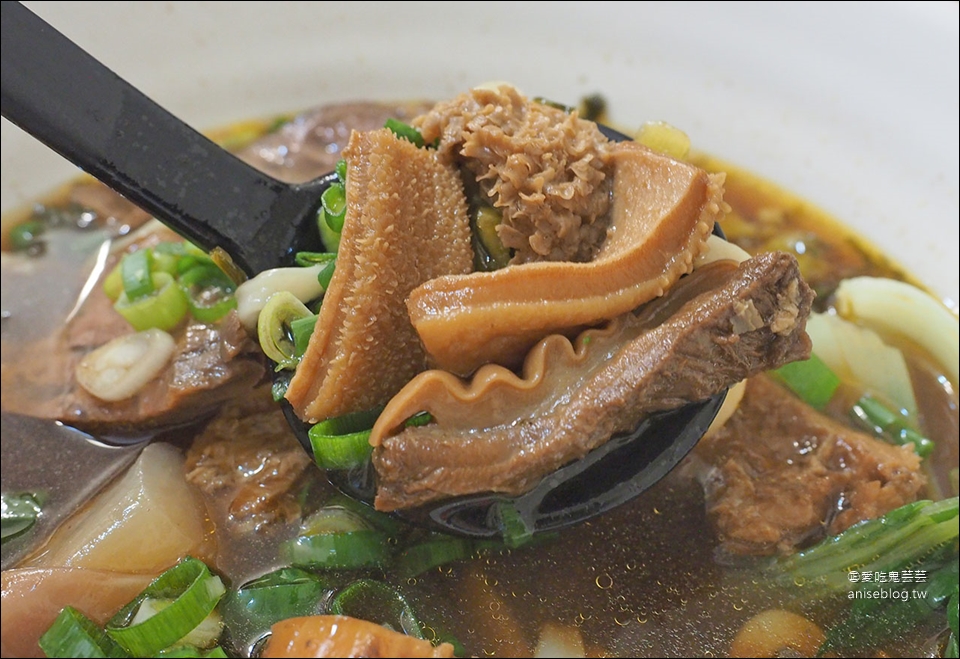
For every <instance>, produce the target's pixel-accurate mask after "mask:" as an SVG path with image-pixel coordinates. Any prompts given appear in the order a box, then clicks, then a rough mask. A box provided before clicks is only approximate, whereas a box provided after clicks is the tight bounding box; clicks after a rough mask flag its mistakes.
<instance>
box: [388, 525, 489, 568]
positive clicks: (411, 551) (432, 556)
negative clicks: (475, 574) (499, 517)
mask: <svg viewBox="0 0 960 659" xmlns="http://www.w3.org/2000/svg"><path fill="white" fill-rule="evenodd" d="M472 554H473V543H472V542H470V541H469V540H466V539H465V538H455V537H453V536H448V535H442V534H439V533H438V534H434V535H432V536H431V537H429V538H428V539H427V540H425V541H423V542H421V543H419V544H416V545H412V546H410V547H407V548H406V549H405V550H404V551H403V553H401V554H400V557H399V560H398V570H399V572H400V574H402V575H403V576H406V577H415V576H417V575H418V574H422V573H423V572H426V571H427V570H432V569H433V568H436V567H439V566H441V565H445V564H447V563H450V562H452V561H462V560H465V559H468V558H470V556H471V555H472Z"/></svg>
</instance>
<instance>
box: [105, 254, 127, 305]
mask: <svg viewBox="0 0 960 659" xmlns="http://www.w3.org/2000/svg"><path fill="white" fill-rule="evenodd" d="M103 292H104V293H106V295H107V297H108V298H110V301H111V302H116V301H117V298H119V297H120V294H121V293H123V277H122V276H121V275H120V264H119V263H117V265H116V266H114V268H113V270H111V271H110V274H108V275H107V276H106V277H104V279H103Z"/></svg>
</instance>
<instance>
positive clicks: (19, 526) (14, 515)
mask: <svg viewBox="0 0 960 659" xmlns="http://www.w3.org/2000/svg"><path fill="white" fill-rule="evenodd" d="M40 499H41V497H39V496H38V495H36V494H33V493H31V492H19V493H7V492H4V493H3V495H2V498H0V535H2V542H6V541H7V540H9V539H13V538H15V537H17V536H19V535H20V534H22V533H24V532H26V531H27V529H29V528H30V527H32V526H33V525H34V524H35V523H36V521H37V517H39V515H40V511H41V505H42V503H41V500H40Z"/></svg>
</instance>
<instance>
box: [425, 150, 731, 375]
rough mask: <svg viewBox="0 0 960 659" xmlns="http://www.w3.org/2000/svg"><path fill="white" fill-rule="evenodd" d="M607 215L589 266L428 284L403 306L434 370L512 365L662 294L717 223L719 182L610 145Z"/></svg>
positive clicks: (542, 265) (508, 271)
mask: <svg viewBox="0 0 960 659" xmlns="http://www.w3.org/2000/svg"><path fill="white" fill-rule="evenodd" d="M610 157H611V162H612V163H613V167H614V182H613V200H614V201H613V208H612V211H611V212H612V216H611V220H610V227H609V229H608V231H607V238H606V240H605V241H604V243H603V245H602V247H601V248H600V251H599V252H598V253H597V256H596V258H595V259H594V260H593V261H590V262H589V263H571V262H557V261H541V262H537V263H525V264H522V265H518V266H509V267H506V268H503V269H501V270H496V271H493V272H475V273H472V274H469V275H453V276H445V277H438V278H436V279H433V280H430V281H428V282H426V283H425V284H423V285H422V286H420V287H418V288H416V289H415V290H414V291H413V292H412V293H411V295H410V297H409V299H408V300H407V306H408V308H409V311H410V318H411V320H412V321H413V325H414V327H416V329H417V332H418V333H419V335H420V338H421V340H422V341H423V344H424V346H425V347H426V350H427V352H428V353H429V355H430V357H431V360H432V363H433V364H434V365H436V366H437V367H438V368H442V369H444V370H447V371H451V372H453V373H456V374H458V375H469V374H470V373H472V372H473V371H474V370H476V369H477V368H478V367H479V366H481V365H483V364H486V363H497V364H502V365H504V366H509V367H515V366H518V365H519V364H520V363H521V362H522V360H523V357H524V355H526V354H527V352H528V351H529V350H530V348H531V347H532V346H533V345H534V344H535V343H536V342H537V341H539V340H540V339H542V338H543V337H545V336H547V335H549V334H568V335H569V334H573V333H575V332H577V331H579V330H581V329H583V328H584V327H586V326H589V325H595V324H597V323H599V322H601V321H603V320H609V319H611V318H615V317H616V316H619V315H620V314H623V313H626V312H628V311H630V310H632V309H634V308H636V307H637V306H639V305H641V304H643V303H644V302H647V301H649V300H652V299H654V298H656V297H658V296H660V295H663V293H664V291H666V290H667V289H668V288H669V287H670V286H671V285H672V284H673V283H674V282H676V281H677V280H678V279H679V278H680V277H681V276H682V275H684V274H686V273H688V272H690V271H691V269H692V267H693V266H692V264H693V260H694V259H695V258H696V257H697V256H698V255H699V254H700V253H701V252H702V251H704V249H705V244H706V240H707V237H708V236H709V235H710V232H711V231H712V230H713V225H714V222H716V221H718V220H721V219H722V218H723V215H724V213H725V209H726V205H725V204H724V202H723V177H722V175H710V174H707V173H706V172H704V171H703V170H701V169H698V168H696V167H693V166H692V165H688V164H686V163H682V162H678V161H676V160H673V159H671V158H668V157H666V156H663V155H660V154H658V153H654V152H653V151H650V150H649V149H647V148H646V147H643V146H641V145H639V144H636V143H633V142H623V143H619V144H617V145H614V146H612V147H611V151H610Z"/></svg>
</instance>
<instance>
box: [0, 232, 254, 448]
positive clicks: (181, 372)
mask: <svg viewBox="0 0 960 659" xmlns="http://www.w3.org/2000/svg"><path fill="white" fill-rule="evenodd" d="M176 240H180V238H178V237H177V235H176V234H174V233H173V232H172V231H170V230H169V229H167V228H165V227H162V226H160V225H157V226H156V228H154V227H153V225H149V226H145V227H144V229H143V232H142V234H140V235H137V236H136V239H135V241H134V242H133V243H131V246H130V247H128V249H132V248H133V245H136V246H138V247H140V248H145V247H151V246H154V245H156V244H157V243H159V242H162V241H176ZM121 256H122V254H121V253H117V254H113V255H111V257H110V258H109V259H107V262H106V266H105V267H104V268H103V272H104V273H108V272H110V271H111V270H112V269H113V267H114V265H115V264H116V263H118V262H119V260H120V257H121ZM104 276H105V275H101V279H100V280H99V281H97V282H96V285H94V286H92V287H91V288H90V290H89V292H88V294H87V295H86V297H85V298H82V300H81V302H82V303H80V304H79V306H77V308H76V310H75V312H74V313H73V315H72V317H71V318H70V319H69V320H68V322H67V323H66V325H65V326H64V327H62V328H57V330H56V331H54V332H51V333H50V334H49V335H48V336H43V337H39V338H38V339H37V340H36V341H35V342H34V343H32V344H30V345H29V346H28V347H27V348H25V349H26V350H28V351H30V352H34V351H35V352H36V354H37V357H36V359H33V360H26V359H24V360H18V361H17V362H14V363H11V364H9V365H7V364H5V365H4V383H7V382H16V387H7V386H6V384H5V387H4V395H3V404H4V409H9V410H10V411H14V412H17V413H19V414H24V415H27V416H36V417H41V418H48V419H57V420H60V421H63V422H64V423H67V424H69V425H72V426H76V427H78V428H81V429H83V430H87V431H96V432H99V433H101V434H106V435H115V436H119V435H125V434H131V433H139V432H141V431H145V430H148V429H158V428H166V427H171V426H176V425H182V424H185V423H188V422H192V421H195V420H197V419H198V418H201V417H204V416H207V415H209V414H211V413H212V412H214V411H215V410H216V409H217V408H218V407H219V406H220V405H221V404H222V403H224V402H225V401H227V400H231V399H233V398H235V397H237V396H238V395H242V394H243V393H244V392H246V391H249V390H250V389H251V388H252V387H253V386H254V385H256V384H257V383H258V382H260V381H261V380H263V378H264V377H265V374H266V368H265V362H264V359H263V354H262V352H261V351H260V349H259V347H258V346H257V344H256V343H255V342H254V341H253V340H252V339H251V338H250V337H249V336H248V335H247V333H246V331H245V330H244V329H243V327H242V326H241V325H240V322H239V319H238V318H237V315H236V313H235V312H231V313H229V314H227V315H226V316H224V317H223V318H222V319H221V320H219V321H218V322H216V323H202V322H199V321H196V320H192V319H190V320H186V321H184V322H183V324H182V325H180V326H179V327H177V328H176V329H174V330H173V331H172V332H171V334H172V335H173V336H174V338H175V340H176V349H175V351H174V354H173V356H172V357H171V359H170V362H169V363H168V364H167V366H166V368H165V369H164V370H163V371H162V372H161V373H160V375H159V376H158V377H157V378H156V379H154V380H153V381H151V382H149V383H148V384H146V385H145V386H144V387H143V388H142V389H140V391H139V392H138V393H137V394H136V395H134V396H133V397H131V398H128V399H126V400H121V401H117V402H106V401H103V400H100V399H98V398H96V397H95V396H93V395H91V394H90V393H88V392H87V391H86V390H84V389H83V388H82V387H81V386H80V385H79V384H78V383H77V380H76V377H75V375H74V373H75V371H76V367H77V364H78V363H79V361H80V360H81V359H82V358H83V357H84V356H85V355H86V354H88V353H89V352H90V351H92V350H94V349H96V348H99V347H100V346H102V345H103V344H105V343H107V342H108V341H110V340H112V339H115V338H117V337H119V336H122V335H125V334H131V333H133V332H134V330H133V328H132V327H131V326H130V325H129V324H128V323H127V321H126V320H124V318H123V316H121V315H120V314H119V313H117V312H116V311H115V310H114V309H113V302H111V300H110V298H108V297H107V295H106V293H105V292H104V290H103V285H102V284H103V277H104ZM188 318H189V316H188ZM36 364H44V365H45V367H44V368H42V369H41V368H37V367H36ZM14 369H16V371H14Z"/></svg>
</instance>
